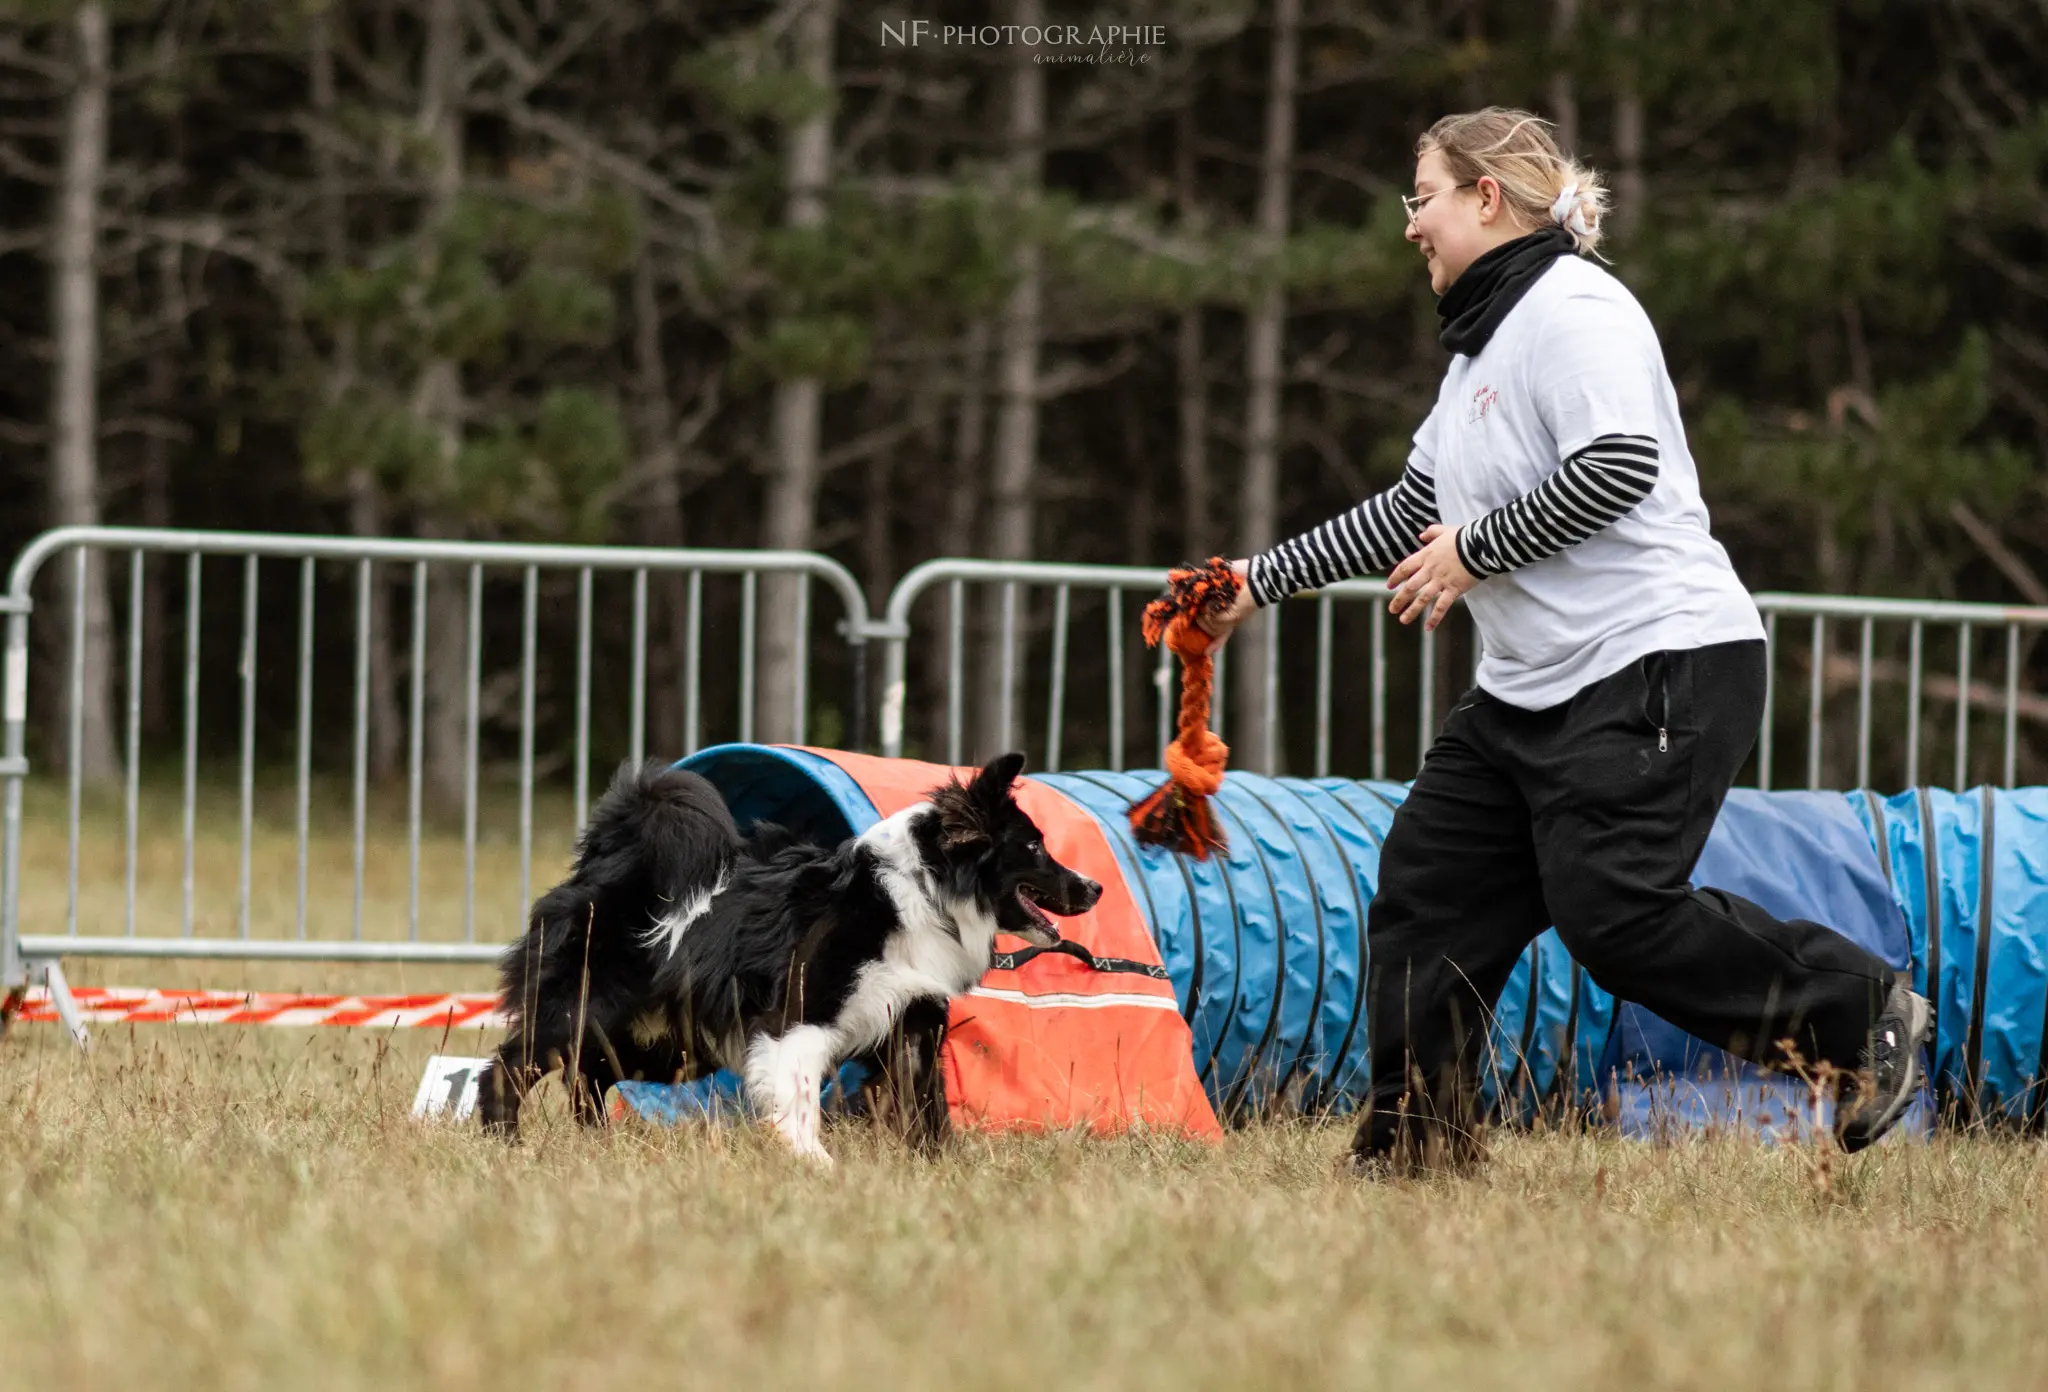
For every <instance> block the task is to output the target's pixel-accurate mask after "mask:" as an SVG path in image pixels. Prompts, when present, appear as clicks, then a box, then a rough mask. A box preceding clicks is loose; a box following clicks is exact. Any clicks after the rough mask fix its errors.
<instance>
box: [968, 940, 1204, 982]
mask: <svg viewBox="0 0 2048 1392" xmlns="http://www.w3.org/2000/svg"><path fill="white" fill-rule="evenodd" d="M1048 952H1057V953H1059V954H1061V955H1062V956H1066V957H1071V958H1073V959H1074V960H1075V961H1077V962H1079V963H1080V964H1081V965H1082V966H1084V967H1087V968H1088V969H1089V970H1090V971H1100V972H1129V973H1130V974H1131V975H1133V976H1149V977H1151V978H1152V979H1153V980H1155V981H1165V980H1167V979H1168V977H1167V975H1166V968H1165V967H1164V966H1162V965H1160V964H1159V963H1157V962H1136V961H1133V960H1131V959H1130V958H1129V957H1097V956H1096V955H1095V954H1094V953H1092V952H1090V951H1089V950H1088V949H1087V948H1085V947H1083V946H1081V944H1079V943H1077V942H1075V941H1074V940H1073V939H1072V938H1061V939H1060V940H1059V941H1058V942H1056V943H1052V944H1050V945H1048V946H1044V947H1041V946H1038V945H1037V944H1033V945H1032V946H1030V947H1027V948H1025V949H1024V950H1023V951H1021V952H998V953H996V954H995V956H994V957H993V958H992V959H991V960H990V962H989V966H990V967H991V968H992V969H994V970H996V971H1015V970H1017V968H1019V967H1021V966H1023V965H1024V964H1025V963H1026V962H1028V961H1030V960H1031V959H1032V958H1034V957H1042V956H1044V955H1045V954H1046V953H1048Z"/></svg>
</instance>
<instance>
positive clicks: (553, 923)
mask: <svg viewBox="0 0 2048 1392" xmlns="http://www.w3.org/2000/svg"><path fill="white" fill-rule="evenodd" d="M1023 766H1024V758H1023V756H1022V755H1021V754H1006V755H1004V756H1003V757H1001V758H999V759H996V760H995V761H994V762H992V763H990V764H989V765H988V766H987V767H986V768H984V769H982V770H981V772H980V773H979V774H977V775H976V776H975V777H974V779H973V780H972V781H971V782H969V783H966V784H961V783H959V782H958V781H948V782H946V783H944V784H941V785H940V786H939V787H937V788H934V789H932V791H931V794H930V796H929V799H928V800H927V801H924V802H919V803H916V804H913V805H912V806H910V807H908V808H905V809H904V810H903V811H901V812H898V813H897V814H895V815H894V816H892V817H888V818H886V819H884V820H883V821H881V822H878V823H876V824H875V825H874V826H873V827H871V828H869V829H868V830H867V831H866V832H865V833H863V834H862V835H860V836H857V837H855V838H853V839H852V840H850V841H847V842H846V843H845V844H843V845H841V846H838V847H835V848H825V847H819V846H812V845H807V844H803V843H801V842H800V841H799V840H798V839H797V838H796V837H795V836H793V835H791V834H790V833H789V832H787V831H784V830H782V829H781V828H779V827H774V826H768V825H762V826H758V827H755V828H754V829H752V830H751V831H750V832H749V833H748V834H746V835H744V836H743V835H742V834H741V833H740V831H739V829H738V827H737V826H736V825H735V824H734V822H733V818H732V814H731V813H730V812H729V811H728V810H727V808H726V805H725V801H724V799H723V798H721V797H720V796H719V794H718V792H717V790H716V789H715V788H713V787H712V786H711V784H710V783H708V782H706V781H705V780H704V779H703V778H701V777H699V776H698V775H696V774H694V773H688V772H685V771H683V770H679V769H673V768H669V767H666V766H663V765H660V764H649V765H647V766H645V767H642V768H634V767H632V766H630V765H628V766H625V767H622V768H621V769H620V770H619V773H618V776H617V777H616V778H615V779H614V780H613V782H612V786H611V789H610V791H609V792H607V793H606V794H605V796H604V798H603V799H602V800H600V801H599V803H598V805H597V807H596V809H595V810H594V811H593V812H592V814H591V817H590V823H589V825H588V826H587V827H585V828H584V831H583V835H582V837H581V838H580V839H579V841H578V843H577V849H576V864H575V868H574V870H573V871H572V872H571V874H570V876H569V878H568V879H567V880H565V881H564V882H563V883H561V884H560V885H557V886H556V887H555V888H554V889H552V890H550V891H548V893H547V894H545V895H543V896H542V897H541V898H540V899H539V900H538V901H537V902H536V903H535V904H534V907H533V914H532V918H531V920H530V923H529V926H528V928H527V931H526V935H525V937H524V938H523V939H521V940H520V941H519V942H518V943H515V944H514V945H513V946H512V947H511V948H509V949H507V951H506V953H505V956H504V958H503V961H502V963H501V966H500V977H501V981H502V987H503V999H502V1008H503V1009H504V1011H505V1013H506V1015H507V1016H508V1017H509V1019H510V1022H511V1023H510V1028H509V1030H508V1031H507V1034H506V1037H505V1042H504V1043H503V1044H502V1045H501V1046H500V1047H499V1049H498V1053H497V1056H496V1058H495V1059H494V1060H493V1062H492V1065H491V1067H490V1068H488V1069H487V1070H486V1071H485V1073H484V1075H483V1078H482V1080H481V1084H480V1086H481V1098H480V1110H481V1112H482V1114H483V1122H484V1125H485V1126H486V1127H487V1128H489V1129H491V1130H494V1131H498V1132H501V1133H504V1134H507V1135H510V1134H512V1133H515V1132H516V1131H517V1130H518V1125H519V1107H520V1103H521V1101H522V1100H523V1098H524V1097H525V1095H526V1093H527V1091H528V1090H529V1089H531V1088H532V1086H533V1085H534V1083H535V1082H536V1081H538V1080H539V1079H540V1078H541V1077H543V1076H545V1074H547V1073H548V1072H550V1071H552V1070H553V1069H554V1068H556V1067H560V1068H562V1069H563V1070H564V1078H565V1080H566V1081H567V1082H568V1084H569V1086H570V1090H571V1092H572V1094H573V1095H574V1098H575V1103H574V1106H575V1111H576V1115H577V1117H578V1118H579V1119H580V1120H582V1121H584V1122H586V1123H598V1122H601V1121H602V1120H603V1119H604V1112H603V1097H604V1094H605V1089H606V1088H608V1087H609V1086H610V1085H611V1084H612V1083H614V1082H617V1081H619V1080H621V1079H630V1078H644V1079H650V1080H654V1081H660V1082H668V1081H671V1080H681V1081H689V1080H691V1079H695V1078H700V1077H703V1076H705V1075H707V1074H709V1073H712V1072H715V1071H716V1070H718V1069H720V1068H731V1069H734V1070H736V1071H738V1072H740V1073H741V1074H742V1075H743V1076H744V1078H745V1079H746V1092H747V1098H748V1101H749V1102H750V1103H751V1104H752V1106H753V1107H754V1109H755V1110H756V1111H757V1112H758V1113H759V1114H761V1115H762V1116H764V1117H767V1118H769V1119H771V1120H772V1121H773V1122H774V1124H775V1127H776V1129H777V1130H778V1131H780V1132H781V1133H782V1135H783V1137H784V1138H785V1139H787V1140H788V1142H789V1144H790V1145H791V1146H792V1147H794V1148H795V1150H796V1151H797V1152H798V1153H799V1154H801V1155H804V1156H806V1157H808V1158H811V1159H814V1160H818V1161H821V1162H823V1163H826V1164H828V1165H829V1164H830V1163H831V1158H830V1157H829V1156H828V1155H827V1154H826V1153H825V1149H824V1147H823V1145H821V1144H820V1141H819V1135H818V1132H819V1123H820V1112H821V1108H820V1096H819V1094H820V1090H821V1088H822V1085H823V1084H824V1082H825V1081H826V1080H827V1079H828V1078H830V1077H831V1076H833V1074H834V1073H835V1072H836V1071H837V1069H838V1068H839V1066H840V1065H841V1064H842V1063H844V1062H845V1061H846V1060H848V1059H858V1060H860V1061H861V1062H862V1063H863V1064H865V1065H866V1066H867V1071H868V1074H869V1082H868V1084H867V1085H866V1087H865V1088H864V1089H863V1095H864V1096H866V1097H868V1098H869V1110H870V1112H871V1113H872V1114H873V1115H875V1116H876V1117H877V1118H878V1119H880V1120H883V1121H884V1122H886V1123H888V1124H891V1125H893V1126H894V1127H895V1128H896V1129H897V1130H899V1131H900V1132H901V1133H902V1134H903V1135H905V1136H906V1137H907V1138H909V1139H910V1140H911V1141H913V1142H914V1143H916V1144H918V1145H920V1146H923V1147H926V1148H929V1147H932V1146H935V1145H937V1144H938V1143H939V1142H940V1141H941V1140H943V1139H944V1137H945V1135H946V1133H947V1113H946V1097H945V1081H944V1076H943V1073H942V1072H941V1069H940V1065H939V1046H940V1044H941V1042H942V1041H943V1039H944V1036H945V1029H946V1007H947V1002H948V1001H950V1000H951V999H952V997H954V996H957V995H960V994H962V993H963V992H965V991H967V990H968V989H969V988H971V987H972V986H974V985H975V983H977V982H978V981H980V980H981V978H982V975H983V974H984V973H985V972H987V970H988V969H989V964H990V960H991V957H992V955H993V951H994V938H995V935H996V933H997V932H999V931H1000V932H1005V933H1014V934H1016V935H1018V936H1020V937H1023V938H1025V939H1027V940H1029V941H1032V942H1036V943H1039V944H1042V945H1043V944H1052V943H1056V942H1058V941H1059V930H1058V929H1057V928H1056V927H1055V926H1054V924H1053V921H1052V918H1051V917H1050V916H1049V915H1050V914H1062V915H1072V914H1080V913H1086V912H1087V911H1088V910H1089V909H1090V908H1092V907H1094V905H1095V901H1096V900H1097V898H1099V897H1100V896H1101V893H1102V887H1101V886H1100V885H1098V884H1096V883H1095V882H1094V881H1093V880H1090V879H1087V878H1085V877H1084V876H1081V875H1078V874H1076V873H1075V872H1073V871H1072V870H1069V869H1068V868H1067V867H1066V866H1064V865H1061V864H1060V863H1059V862H1058V861H1056V860H1054V859H1053V858H1052V857H1051V855H1049V854H1048V853H1047V852H1046V849H1045V843H1044V839H1043V837H1042V836H1041V835H1040V832H1039V829H1038V826H1037V825H1036V824H1035V823H1034V822H1033V821H1032V820H1031V818H1030V816H1029V815H1027V814H1026V813H1025V811H1024V809H1023V808H1021V807H1019V806H1018V805H1017V802H1016V799H1015V797H1014V796H1013V789H1012V786H1011V785H1012V784H1013V783H1014V782H1015V781H1016V778H1017V775H1018V773H1019V772H1020V771H1021V770H1022V768H1023Z"/></svg>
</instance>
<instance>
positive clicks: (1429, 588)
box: [1387, 524, 1479, 629]
mask: <svg viewBox="0 0 2048 1392" xmlns="http://www.w3.org/2000/svg"><path fill="white" fill-rule="evenodd" d="M1478 583H1479V581H1478V579H1477V578H1476V577H1475V576H1474V575H1473V574H1472V572H1471V571H1469V570H1467V569H1465V563H1464V562H1463V561H1461V560H1459V559H1458V529H1457V528H1456V527H1446V526H1443V525H1441V524H1438V525H1436V526H1432V527H1429V528H1427V529H1425V530H1424V532H1423V533H1422V549H1421V550H1420V551H1417V552H1416V553H1415V554H1414V555H1412V556H1410V557H1409V558H1408V559H1407V560H1405V561H1403V562H1401V564H1399V565H1397V566H1395V567H1394V572H1393V574H1391V575H1389V576H1388V577H1387V588H1388V589H1390V590H1392V591H1394V597H1393V599H1392V600H1390V601H1389V602H1388V604H1387V612H1388V613H1390V614H1393V615H1395V616H1396V617H1398V618H1399V619H1400V620H1401V622H1402V623H1404V624H1405V623H1413V622H1415V620H1416V619H1418V618H1420V619H1423V620H1424V623H1423V625H1422V626H1423V627H1424V628H1425V629H1433V628H1435V627H1436V626H1437V625H1438V624H1440V623H1442V622H1443V621H1444V615H1446V614H1448V613H1450V612H1451V606H1452V605H1453V604H1456V603H1457V602H1458V596H1459V595H1461V594H1463V593H1465V591H1467V590H1469V589H1471V588H1472V587H1473V586H1474V585H1476V584H1478Z"/></svg>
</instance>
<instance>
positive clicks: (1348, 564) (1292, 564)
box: [1247, 464, 1440, 605]
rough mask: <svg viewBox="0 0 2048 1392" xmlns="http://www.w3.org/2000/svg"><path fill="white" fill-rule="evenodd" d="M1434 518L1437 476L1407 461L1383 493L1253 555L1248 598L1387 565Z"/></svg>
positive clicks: (1406, 551) (1408, 550)
mask: <svg viewBox="0 0 2048 1392" xmlns="http://www.w3.org/2000/svg"><path fill="white" fill-rule="evenodd" d="M1439 520H1440V519H1439V518H1438V516H1437V510H1436V480H1434V479H1432V478H1431V477H1430V476H1429V475H1428V474H1425V473H1423V472H1422V471H1421V470H1420V469H1418V468H1416V467H1415V466H1414V465H1413V464H1411V465H1409V466H1408V468H1407V469H1406V470H1404V471H1403V472H1402V474H1401V479H1400V481H1399V482H1398V483H1396V484H1395V485H1394V486H1393V487H1392V488H1389V489H1388V490H1387V491H1386V492H1384V493H1377V494H1374V495H1373V496H1372V497H1370V498H1367V499H1366V500H1365V501H1364V502H1362V503H1360V504H1359V505H1358V506H1357V507H1355V508H1353V509H1351V511H1349V512H1347V513H1344V514H1343V515H1342V516H1339V517H1333V518H1331V519H1330V520H1329V521H1328V522H1325V523H1323V525H1322V526H1320V527H1317V528H1315V529H1314V530H1313V531H1307V532H1303V533H1302V534H1301V535H1300V536H1298V537H1295V538H1293V539H1292V540H1289V541H1283V542H1281V543H1280V544H1279V545H1278V546H1275V547H1273V548H1271V549H1270V550H1267V551H1261V552H1260V553H1259V554H1258V555H1256V556H1254V557H1252V558H1251V565H1250V567H1249V570H1248V572H1247V576H1248V579H1249V581H1250V584H1251V590H1252V598H1253V599H1254V600H1256V601H1257V602H1258V603H1259V604H1261V605H1267V604H1273V603H1276V602H1278V601H1279V600H1283V599H1285V598H1287V596H1289V595H1291V594H1293V593H1294V592H1295V591H1297V590H1316V589H1321V588H1322V587H1323V586H1325V585H1330V584H1334V583H1336V582H1337V581H1339V580H1348V579H1350V578H1351V577H1352V576H1355V575H1371V574H1374V573H1376V572H1382V571H1388V570H1392V569H1393V568H1394V567H1395V566H1397V565H1399V564H1400V563H1401V561H1402V560H1403V559H1404V558H1406V557H1407V556H1409V555H1411V554H1412V553H1413V552H1414V551H1415V549H1416V547H1418V546H1419V545H1421V541H1420V537H1421V535H1422V530H1423V528H1425V527H1429V526H1432V525H1434V524H1435V523H1436V522H1438V521H1439Z"/></svg>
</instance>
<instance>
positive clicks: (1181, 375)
mask: <svg viewBox="0 0 2048 1392" xmlns="http://www.w3.org/2000/svg"><path fill="white" fill-rule="evenodd" d="M1176 135H1177V137H1178V139H1177V141H1176V145H1175V151H1174V186H1175V193H1176V196H1177V201H1178V204H1179V211H1180V224H1181V230H1182V231H1183V232H1186V231H1188V230H1189V229H1190V224H1191V223H1192V222H1193V220H1194V217H1195V214H1196V210H1197V207H1198V203H1197V199H1196V194H1195V109H1194V105H1193V103H1189V104H1188V105H1186V106H1183V107H1182V108H1181V110H1180V123H1179V129H1178V131H1177V132H1176ZM1202 359H1203V343H1202V307H1201V306H1200V305H1199V304H1197V305H1192V306H1190V307H1189V308H1186V309H1183V310H1182V311H1181V312H1180V322H1179V323H1178V325H1177V326H1176V333H1175V338H1174V375H1175V378H1176V380H1177V382H1178V385H1179V387H1180V442H1179V443H1180V509H1181V514H1180V515H1181V554H1182V555H1183V556H1186V557H1188V558H1189V559H1194V558H1196V557H1199V556H1202V555H1205V554H1207V553H1208V552H1209V551H1212V550H1214V549H1216V542H1215V539H1214V538H1212V537H1211V536H1210V535H1209V527H1210V520H1209V519H1210V517H1211V515H1212V509H1211V507H1210V503H1209V492H1210V482H1209V384H1208V382H1207V381H1206V380H1205V378H1204V376H1203V362H1202ZM1134 559H1135V558H1134Z"/></svg>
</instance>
